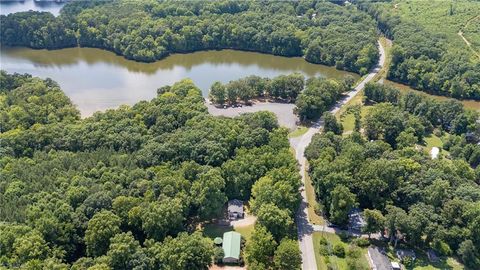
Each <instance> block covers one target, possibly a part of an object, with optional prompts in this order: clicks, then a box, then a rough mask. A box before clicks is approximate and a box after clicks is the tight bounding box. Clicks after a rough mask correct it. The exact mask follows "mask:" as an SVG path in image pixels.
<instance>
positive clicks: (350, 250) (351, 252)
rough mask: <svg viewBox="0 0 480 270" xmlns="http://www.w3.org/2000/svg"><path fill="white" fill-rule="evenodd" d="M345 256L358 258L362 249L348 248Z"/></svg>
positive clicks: (351, 246)
mask: <svg viewBox="0 0 480 270" xmlns="http://www.w3.org/2000/svg"><path fill="white" fill-rule="evenodd" d="M347 256H348V257H350V258H360V256H362V249H361V248H359V247H358V246H356V245H350V246H348V250H347Z"/></svg>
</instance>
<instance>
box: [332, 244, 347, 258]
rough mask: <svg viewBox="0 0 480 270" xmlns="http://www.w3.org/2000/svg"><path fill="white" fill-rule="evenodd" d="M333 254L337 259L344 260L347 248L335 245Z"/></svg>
mask: <svg viewBox="0 0 480 270" xmlns="http://www.w3.org/2000/svg"><path fill="white" fill-rule="evenodd" d="M333 254H334V255H335V256H337V257H340V258H344V257H345V248H344V247H343V246H342V245H341V244H338V245H335V246H334V247H333Z"/></svg>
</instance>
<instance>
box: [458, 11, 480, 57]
mask: <svg viewBox="0 0 480 270" xmlns="http://www.w3.org/2000/svg"><path fill="white" fill-rule="evenodd" d="M477 19H480V15H478V16H475V17H473V18H470V19H468V21H467V22H466V23H465V25H464V26H463V27H462V29H460V30H459V31H458V33H457V34H458V35H459V36H460V37H461V38H462V39H463V41H464V42H465V44H467V47H468V48H469V49H470V50H471V51H472V52H473V54H475V55H476V56H477V57H478V58H480V53H479V52H477V51H476V50H475V48H473V47H472V43H471V42H470V41H468V39H467V38H466V37H465V36H464V35H463V31H462V30H463V29H465V28H467V26H468V25H469V24H470V23H471V22H472V21H474V20H477Z"/></svg>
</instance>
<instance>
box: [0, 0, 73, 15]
mask: <svg viewBox="0 0 480 270" xmlns="http://www.w3.org/2000/svg"><path fill="white" fill-rule="evenodd" d="M64 4H65V3H60V2H55V1H34V0H24V1H5V0H0V15H7V14H10V13H15V12H20V11H29V10H35V11H48V12H51V13H52V14H53V15H55V16H57V15H58V14H60V9H62V7H63V5H64Z"/></svg>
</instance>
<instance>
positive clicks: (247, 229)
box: [203, 224, 254, 241]
mask: <svg viewBox="0 0 480 270" xmlns="http://www.w3.org/2000/svg"><path fill="white" fill-rule="evenodd" d="M253 226H254V224H249V225H245V226H227V225H219V224H206V225H205V226H204V227H203V234H204V235H205V236H207V237H209V238H211V239H214V238H215V237H223V233H225V232H229V231H236V232H238V233H240V234H241V235H242V237H243V238H245V240H247V241H248V240H249V239H250V236H251V235H252V231H253Z"/></svg>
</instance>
